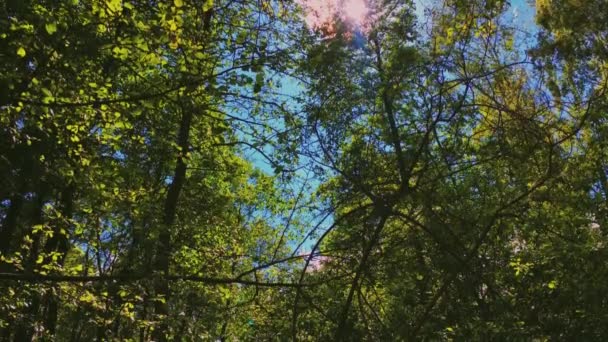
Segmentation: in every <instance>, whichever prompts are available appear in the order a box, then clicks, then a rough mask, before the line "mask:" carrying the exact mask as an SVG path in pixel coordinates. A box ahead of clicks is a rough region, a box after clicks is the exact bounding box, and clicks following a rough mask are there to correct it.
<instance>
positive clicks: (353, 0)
mask: <svg viewBox="0 0 608 342" xmlns="http://www.w3.org/2000/svg"><path fill="white" fill-rule="evenodd" d="M342 11H343V12H344V16H345V17H346V19H347V20H352V21H353V24H355V25H363V23H364V22H365V17H366V16H367V6H366V4H365V0H344V3H343V4H342Z"/></svg>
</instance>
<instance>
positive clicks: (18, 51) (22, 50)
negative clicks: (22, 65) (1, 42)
mask: <svg viewBox="0 0 608 342" xmlns="http://www.w3.org/2000/svg"><path fill="white" fill-rule="evenodd" d="M17 55H18V56H19V57H25V49H24V48H22V47H19V48H18V49H17Z"/></svg>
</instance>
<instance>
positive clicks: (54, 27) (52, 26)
mask: <svg viewBox="0 0 608 342" xmlns="http://www.w3.org/2000/svg"><path fill="white" fill-rule="evenodd" d="M44 28H45V29H46V32H47V33H48V34H53V33H55V32H57V24H55V23H47V24H46V25H44Z"/></svg>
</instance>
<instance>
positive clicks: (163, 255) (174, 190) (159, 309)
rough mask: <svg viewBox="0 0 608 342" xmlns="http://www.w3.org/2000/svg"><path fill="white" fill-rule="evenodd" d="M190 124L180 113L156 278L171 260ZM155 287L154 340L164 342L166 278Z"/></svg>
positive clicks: (188, 114) (186, 114)
mask: <svg viewBox="0 0 608 342" xmlns="http://www.w3.org/2000/svg"><path fill="white" fill-rule="evenodd" d="M191 124H192V112H191V111H189V110H184V109H182V119H181V123H180V127H179V133H178V137H177V143H178V146H179V147H180V153H179V156H178V158H177V163H176V165H175V171H174V173H173V180H172V182H171V184H170V185H169V190H168V192H167V197H166V200H165V206H164V213H163V214H164V216H163V224H162V226H161V231H160V233H159V236H158V241H157V255H156V262H155V265H154V266H155V267H154V268H155V271H156V272H158V273H159V275H163V276H168V275H169V263H170V259H171V230H172V227H173V224H174V223H175V218H176V213H177V204H178V200H179V195H180V193H181V191H182V188H183V186H184V182H185V180H186V162H185V160H184V158H185V155H186V153H187V152H188V150H189V138H190V127H191ZM155 287H156V295H157V296H161V297H163V299H164V300H163V301H162V302H161V301H158V300H157V301H156V304H155V308H154V309H155V310H154V311H155V313H156V315H157V316H158V315H160V316H163V317H164V318H163V321H162V323H161V324H160V326H159V327H158V329H156V330H154V340H155V341H167V332H168V331H167V330H168V324H167V319H166V317H167V315H168V314H169V305H168V301H169V296H170V293H169V282H168V281H167V279H166V278H164V279H158V280H157V281H156V284H155Z"/></svg>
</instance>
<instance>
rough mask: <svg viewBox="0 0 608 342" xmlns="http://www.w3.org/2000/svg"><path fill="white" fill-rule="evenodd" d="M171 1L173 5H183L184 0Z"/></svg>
mask: <svg viewBox="0 0 608 342" xmlns="http://www.w3.org/2000/svg"><path fill="white" fill-rule="evenodd" d="M173 3H174V4H175V7H182V6H184V0H173Z"/></svg>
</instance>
